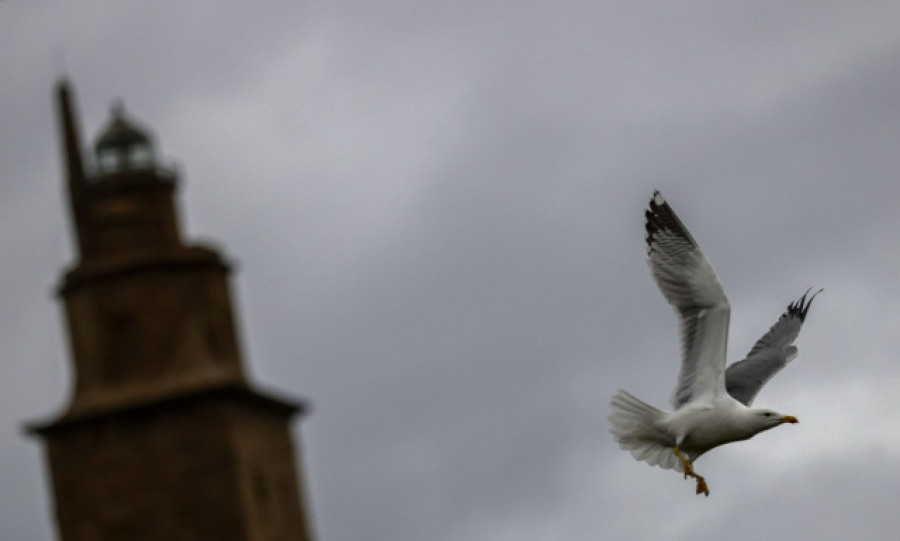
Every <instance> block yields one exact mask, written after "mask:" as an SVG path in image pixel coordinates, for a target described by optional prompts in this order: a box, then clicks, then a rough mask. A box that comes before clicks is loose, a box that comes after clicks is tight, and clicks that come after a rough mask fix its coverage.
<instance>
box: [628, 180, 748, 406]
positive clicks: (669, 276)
mask: <svg viewBox="0 0 900 541" xmlns="http://www.w3.org/2000/svg"><path fill="white" fill-rule="evenodd" d="M644 216H645V218H646V223H645V227H646V229H647V239H646V240H647V247H648V256H649V260H648V262H649V264H650V271H651V272H652V273H653V278H654V279H655V280H656V283H657V285H659V289H660V291H662V294H663V296H665V298H666V300H667V301H669V304H671V305H672V306H673V307H674V308H675V311H676V312H677V313H678V324H679V325H678V326H679V331H680V334H681V370H680V372H679V374H678V384H677V385H676V387H675V391H674V392H673V394H672V399H671V403H672V407H673V408H675V409H678V408H680V407H681V406H683V405H684V404H686V403H688V402H690V401H692V400H697V399H700V398H703V397H711V396H715V395H717V394H720V393H724V392H725V350H726V347H727V344H728V318H729V316H730V314H731V308H730V306H729V305H728V298H727V297H726V296H725V292H724V291H723V290H722V284H720V283H719V278H718V277H717V276H716V271H715V270H714V269H713V267H712V265H711V264H710V262H709V260H707V259H706V256H705V255H703V252H702V251H700V247H699V246H697V242H696V241H695V240H694V238H693V237H692V236H691V234H690V233H689V232H688V230H687V228H686V227H685V226H684V224H683V223H681V220H679V219H678V216H676V215H675V213H674V212H673V211H672V209H671V207H669V204H668V203H667V202H666V200H665V199H664V198H663V196H662V195H661V194H660V193H659V191H656V192H654V193H653V199H651V200H650V206H649V209H648V210H647V211H646V212H645V213H644Z"/></svg>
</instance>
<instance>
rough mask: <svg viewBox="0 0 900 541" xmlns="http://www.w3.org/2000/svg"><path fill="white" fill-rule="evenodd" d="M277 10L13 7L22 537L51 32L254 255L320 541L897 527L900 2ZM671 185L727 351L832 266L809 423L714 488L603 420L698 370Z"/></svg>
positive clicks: (15, 532) (250, 307)
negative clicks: (671, 269)
mask: <svg viewBox="0 0 900 541" xmlns="http://www.w3.org/2000/svg"><path fill="white" fill-rule="evenodd" d="M264 4H265V5H259V4H254V5H253V6H250V5H249V4H248V5H244V4H242V3H238V2H225V3H222V2H218V3H216V4H215V5H207V4H206V3H203V2H186V3H185V2H182V3H175V2H161V3H156V4H153V5H140V6H137V5H125V4H118V3H112V2H99V1H98V2H92V3H87V4H85V3H79V4H78V5H74V4H73V5H69V4H66V3H64V2H45V3H43V4H40V5H32V3H25V2H4V3H3V4H2V5H0V12H2V17H0V45H2V47H0V64H2V66H3V68H4V73H5V74H7V77H6V78H5V81H6V84H5V89H6V91H5V93H4V99H3V100H0V114H2V116H3V118H4V125H3V128H2V129H0V163H2V166H0V170H2V173H3V178H4V179H5V180H4V183H3V184H2V185H0V202H2V203H0V204H2V207H3V212H2V213H0V225H2V227H3V230H4V231H5V232H6V233H5V237H4V238H5V244H4V254H5V255H6V259H5V261H6V263H5V264H4V265H3V267H2V268H0V278H2V280H3V281H4V283H6V284H8V285H7V287H5V288H3V290H2V291H0V306H3V307H4V309H3V310H2V312H0V318H2V320H0V323H2V326H0V328H2V329H3V331H2V343H3V344H4V352H5V355H4V358H5V361H4V363H3V370H2V371H3V377H2V378H0V397H2V398H0V400H2V403H0V425H2V429H3V430H4V433H5V434H7V436H8V437H5V438H3V439H0V480H2V484H3V486H15V487H20V488H18V489H17V490H16V491H4V492H3V493H2V494H0V523H2V524H3V525H4V527H3V532H2V533H0V539H7V538H8V539H11V540H12V539H26V538H32V539H40V538H45V539H49V538H52V535H53V534H52V522H51V517H50V515H51V507H50V503H49V499H48V498H49V496H48V493H47V491H46V488H45V481H44V479H45V477H44V475H45V474H44V472H43V469H42V464H41V455H40V448H39V446H37V445H36V444H35V443H33V442H30V441H26V440H24V439H23V438H21V437H19V436H17V435H16V434H18V433H19V430H20V426H21V423H22V421H23V420H25V419H33V418H37V417H42V416H45V415H48V414H49V413H51V412H53V411H54V410H55V409H56V408H58V407H60V404H62V403H63V402H64V400H65V399H66V397H67V393H68V387H69V382H68V369H69V368H68V361H67V359H66V355H67V349H66V347H67V346H66V343H65V339H64V335H63V329H62V326H61V322H60V319H59V314H58V308H57V307H56V306H54V305H53V303H52V301H51V291H52V285H53V283H54V282H55V281H56V280H57V278H58V275H59V272H60V270H61V268H62V267H63V266H64V265H65V264H67V262H68V261H69V260H70V258H71V253H72V249H71V246H70V238H69V233H68V224H67V222H66V220H67V215H66V214H65V206H64V201H63V200H62V191H61V190H60V180H59V167H58V165H57V164H58V154H59V151H58V148H57V142H56V140H55V138H56V135H55V128H54V119H53V115H52V109H51V103H50V92H51V88H52V84H53V81H54V79H55V77H56V76H58V74H59V71H60V69H59V68H58V67H57V65H55V63H58V61H55V60H54V58H56V57H59V56H60V54H59V52H58V51H62V56H64V58H65V60H64V64H65V71H66V72H68V73H69V74H70V75H71V77H72V78H73V79H74V81H75V83H76V85H77V90H78V97H79V101H80V104H81V111H82V128H83V131H84V132H85V133H86V134H90V135H91V136H93V134H95V133H96V131H97V130H98V128H99V126H100V125H101V124H102V122H103V121H104V120H105V114H106V112H105V111H106V109H107V108H108V106H109V103H110V102H111V100H112V99H113V98H115V97H122V98H124V100H125V103H126V105H127V106H128V108H129V110H130V111H131V112H132V113H133V114H134V115H135V116H136V117H137V118H139V119H141V120H142V121H143V122H144V123H145V124H147V125H149V126H151V127H152V128H153V130H154V132H155V134H156V136H157V140H158V142H159V144H160V146H161V148H162V153H163V156H165V157H166V159H167V160H171V161H173V162H174V163H176V164H177V165H178V167H179V170H180V171H181V173H182V177H183V180H184V182H183V190H182V192H181V198H182V199H181V202H182V207H183V209H184V212H185V222H186V223H187V227H188V230H189V232H190V234H191V235H192V236H194V237H199V238H203V239H207V238H212V239H215V240H216V241H221V243H222V245H223V246H224V248H225V250H226V251H227V252H228V253H229V254H232V256H233V257H234V258H235V260H236V261H237V263H238V268H239V270H240V272H239V273H238V274H237V280H236V283H235V288H236V293H237V295H236V297H237V299H238V305H239V309H240V317H241V325H242V327H243V329H244V331H245V338H244V342H245V350H246V352H247V362H248V363H249V364H250V366H251V370H252V371H253V373H254V374H255V375H256V376H257V379H258V380H260V381H262V382H265V383H269V384H276V385H277V386H278V387H279V388H281V389H283V390H286V391H290V392H294V393H298V394H302V395H305V396H307V397H308V398H310V399H311V400H312V402H313V404H314V406H315V407H314V413H313V414H312V415H311V416H310V417H309V418H308V419H307V420H305V421H304V422H303V423H302V424H301V425H300V427H299V429H298V437H299V438H300V440H301V441H302V444H301V445H302V448H303V451H304V454H303V464H304V466H305V469H306V477H307V484H308V487H307V489H308V492H309V494H310V496H311V502H312V506H313V510H314V512H315V519H314V523H315V526H316V529H317V531H318V532H319V534H320V537H321V538H322V539H331V540H342V539H347V540H349V539H360V538H376V539H397V540H406V539H421V538H423V537H429V538H438V539H443V540H446V541H456V540H462V539H498V540H503V539H516V540H521V539H544V538H587V537H597V536H598V535H599V536H601V537H606V538H611V539H612V538H616V539H682V538H688V537H689V536H690V538H692V539H698V540H702V539H718V538H721V537H723V536H726V535H727V536H728V538H729V539H736V540H739V539H750V538H751V536H752V537H753V538H756V537H757V536H758V535H759V534H760V533H761V534H764V535H767V536H769V537H811V536H816V537H817V538H820V539H826V540H827V539H845V538H847V537H848V536H849V534H854V535H853V536H854V537H885V535H889V534H888V532H892V530H891V525H892V524H891V522H892V515H891V512H890V510H889V509H888V507H887V504H886V503H885V502H889V501H891V499H890V494H891V487H892V486H894V485H896V479H894V478H893V477H892V476H891V475H892V474H891V472H893V471H897V467H896V464H895V463H896V457H897V456H898V453H900V437H898V432H897V430H896V429H895V428H894V427H896V426H898V425H897V423H896V422H893V423H878V425H877V426H873V425H871V424H867V425H865V426H861V425H860V422H861V419H862V420H871V419H878V418H879V416H880V415H888V417H889V419H890V420H892V421H896V419H894V417H896V416H895V415H894V414H893V413H889V414H886V413H885V412H893V411H897V410H898V407H900V405H898V404H897V400H896V399H895V398H893V396H894V395H895V394H896V390H895V388H894V384H895V383H898V375H897V371H896V369H895V364H896V363H895V362H894V355H895V352H896V351H897V350H898V347H897V346H898V344H897V343H896V339H895V338H894V336H895V335H896V328H897V325H898V324H900V320H897V317H896V316H895V315H894V312H895V309H894V307H895V306H897V305H898V303H900V297H898V293H897V289H896V288H894V287H892V286H893V283H894V280H895V274H896V267H897V261H898V257H900V253H898V251H897V244H896V241H895V238H894V237H895V236H896V235H895V234H894V231H895V230H897V229H898V228H900V220H898V218H897V213H896V212H894V202H895V201H896V200H897V198H898V195H900V193H898V192H900V188H898V186H900V184H898V183H897V182H895V179H894V176H895V174H896V171H897V170H898V169H900V167H898V166H900V163H898V155H900V154H898V153H897V152H895V151H894V147H895V145H896V142H897V141H898V140H900V138H898V135H900V133H898V132H900V122H898V113H897V110H896V107H895V105H894V101H895V96H897V95H898V91H900V75H898V74H900V71H898V70H897V63H896V57H897V51H898V46H900V40H898V38H897V35H896V32H894V31H893V29H892V28H890V25H889V23H888V22H889V21H892V20H896V18H897V13H896V11H897V8H896V7H895V6H894V5H893V4H890V3H884V4H883V5H878V4H872V3H867V4H866V5H860V4H842V3H829V4H824V5H823V4H821V3H816V4H812V3H799V4H792V5H790V6H786V5H784V3H782V2H777V3H776V2H762V3H753V4H746V5H744V4H742V5H733V6H732V5H728V6H725V5H723V6H719V7H718V8H715V9H714V8H713V7H711V6H709V5H708V4H701V3H691V2H683V3H678V4H665V5H659V4H650V3H642V2H632V3H628V4H620V3H602V2H601V3H597V2H580V1H578V0H573V1H570V2H562V3H560V2H556V3H546V2H525V3H522V2H519V3H509V2H501V1H497V2H457V3H444V4H440V5H438V4H435V5H430V4H423V3H421V2H406V1H401V0H396V1H390V2H378V3H371V2H354V1H338V2H313V3H306V4H302V3H301V4H297V3H292V2H267V3H264ZM654 188H660V189H662V190H663V191H664V193H665V194H666V195H667V197H668V198H669V200H670V201H671V203H672V205H673V206H675V208H676V209H677V210H678V212H679V213H680V214H681V215H682V217H683V218H684V220H685V221H686V222H687V223H688V225H689V227H691V229H692V231H694V233H695V236H696V237H697V239H698V240H699V242H700V243H701V245H702V246H703V247H704V250H705V251H706V252H707V255H708V256H709V257H710V259H711V260H712V261H713V263H714V264H715V265H716V268H717V269H718V271H719V274H720V277H721V279H722V281H723V283H724V285H725V287H726V291H727V292H728V293H729V295H730V298H731V301H732V307H733V316H732V325H733V331H734V332H733V334H732V339H731V348H730V349H731V353H732V354H733V356H739V355H741V354H742V353H744V352H745V351H746V350H747V349H748V348H749V347H750V345H751V344H752V343H753V341H754V340H755V339H756V338H757V337H758V336H759V335H761V334H762V333H763V332H764V331H765V330H766V329H767V328H768V326H769V325H771V323H772V322H774V320H775V319H776V318H777V316H778V315H779V314H780V312H781V310H783V309H784V306H785V305H786V304H787V303H788V302H789V301H791V300H793V299H794V298H796V297H797V296H798V295H799V294H801V293H802V292H803V291H804V290H805V289H806V288H807V287H810V286H815V287H825V288H826V292H825V293H823V295H822V296H821V297H819V298H818V299H817V300H816V305H815V306H814V308H813V311H812V312H811V314H810V318H809V320H808V323H807V326H806V328H805V329H804V333H803V336H802V337H801V338H800V348H801V354H800V357H799V358H798V359H797V361H795V363H794V364H792V366H790V367H789V369H787V370H785V371H784V372H783V373H782V374H780V375H779V377H778V378H777V379H776V380H775V381H773V382H772V383H771V384H770V386H769V387H767V389H766V391H765V393H764V394H763V395H761V396H760V403H764V404H767V405H768V404H770V405H772V406H774V407H777V408H778V409H780V410H784V411H790V412H791V413H793V414H796V415H797V416H798V417H800V419H801V424H800V425H798V426H797V427H791V428H790V429H787V428H785V429H781V430H779V431H773V433H771V434H769V433H767V434H764V435H761V436H759V437H758V438H756V439H754V440H751V441H750V442H747V443H744V444H740V445H736V446H733V448H723V449H722V450H721V451H717V452H714V453H711V454H710V455H709V456H708V457H704V458H703V460H702V461H701V462H700V464H699V465H698V469H700V470H701V472H703V473H704V474H706V475H707V478H708V479H709V481H710V486H711V488H712V490H713V494H712V496H711V497H710V498H709V499H708V500H706V499H695V498H694V497H693V494H692V493H691V486H690V483H687V482H685V481H683V480H682V479H681V478H680V477H679V476H677V475H674V474H672V472H664V471H662V470H659V469H654V468H649V467H647V466H646V465H645V464H642V463H637V462H635V461H633V460H632V459H631V457H630V456H628V455H626V454H624V453H622V452H621V451H619V450H618V449H617V448H616V447H615V444H614V442H613V441H612V439H611V438H610V437H608V435H607V434H606V420H605V417H606V415H607V401H608V399H609V396H610V395H611V394H612V393H613V392H614V391H615V390H616V389H617V388H619V387H624V388H627V389H629V390H631V391H633V392H634V393H635V394H637V395H639V396H642V397H644V398H645V399H647V400H648V401H650V402H652V403H655V404H657V405H659V406H663V405H665V403H666V401H667V398H668V394H669V391H670V389H671V386H672V384H673V383H674V378H675V374H676V372H677V366H676V362H675V355H676V352H677V343H676V340H677V335H676V329H675V320H674V317H673V316H672V314H671V312H670V309H669V308H668V307H667V306H666V304H665V302H664V300H663V299H662V297H661V296H660V295H659V293H658V292H657V291H656V287H655V285H654V284H653V283H652V280H651V278H650V276H649V273H648V272H647V269H646V266H645V263H644V260H643V258H644V247H643V230H642V209H643V206H644V205H645V204H646V201H647V199H648V197H649V195H650V193H651V192H652V190H653V189H654ZM860 450H863V454H862V456H865V457H870V458H866V459H865V460H863V459H861V454H860V452H859V451H860ZM892 464H894V465H893V466H892ZM701 466H702V467H701ZM835 487H840V488H839V490H835ZM760 516H765V517H766V520H765V521H760V519H759V517H760ZM648 517H652V520H648ZM856 534H859V535H856Z"/></svg>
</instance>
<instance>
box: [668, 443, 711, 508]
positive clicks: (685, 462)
mask: <svg viewBox="0 0 900 541" xmlns="http://www.w3.org/2000/svg"><path fill="white" fill-rule="evenodd" d="M673 451H674V453H675V456H677V457H678V458H679V459H680V460H681V470H682V471H683V472H684V478H685V479H687V478H688V476H691V477H693V478H694V479H696V480H697V494H703V495H704V496H707V497H708V496H709V487H708V486H707V485H706V479H704V478H703V476H702V475H700V474H698V473H697V472H695V471H694V466H693V464H691V461H690V460H689V459H688V457H687V456H685V454H684V453H682V452H681V449H679V448H678V446H677V445H676V446H675V449H673Z"/></svg>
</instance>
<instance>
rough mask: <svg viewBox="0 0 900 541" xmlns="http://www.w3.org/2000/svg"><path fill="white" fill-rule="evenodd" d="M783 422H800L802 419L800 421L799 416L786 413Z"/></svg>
mask: <svg viewBox="0 0 900 541" xmlns="http://www.w3.org/2000/svg"><path fill="white" fill-rule="evenodd" d="M781 422H782V423H799V422H800V421H798V420H797V418H796V417H794V416H793V415H785V416H784V417H782V418H781Z"/></svg>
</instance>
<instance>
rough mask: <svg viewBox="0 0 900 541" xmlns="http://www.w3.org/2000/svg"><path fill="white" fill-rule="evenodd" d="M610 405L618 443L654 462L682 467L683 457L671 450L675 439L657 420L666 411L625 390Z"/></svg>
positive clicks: (611, 418)
mask: <svg viewBox="0 0 900 541" xmlns="http://www.w3.org/2000/svg"><path fill="white" fill-rule="evenodd" d="M609 406H610V409H611V410H612V413H610V415H609V422H610V425H611V428H610V432H612V435H613V437H614V438H615V440H616V442H617V443H618V444H619V447H621V448H622V449H624V450H626V451H628V452H630V453H631V455H632V456H634V458H636V459H637V460H643V461H644V462H646V463H647V464H650V465H651V466H659V467H661V468H664V469H667V470H677V471H681V469H682V466H681V461H680V460H679V459H678V457H677V456H675V453H674V452H673V451H672V448H673V447H674V446H675V440H674V438H673V437H672V436H671V435H669V434H668V433H667V432H666V431H665V430H663V429H662V428H661V427H660V426H659V424H658V423H657V421H659V420H660V418H661V417H662V416H663V412H661V411H660V410H658V409H656V408H654V407H653V406H651V405H650V404H647V403H646V402H644V401H643V400H641V399H639V398H637V397H635V396H633V395H632V394H630V393H628V392H627V391H623V390H619V392H618V393H616V394H615V395H614V396H613V397H612V400H611V401H610V403H609Z"/></svg>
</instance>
